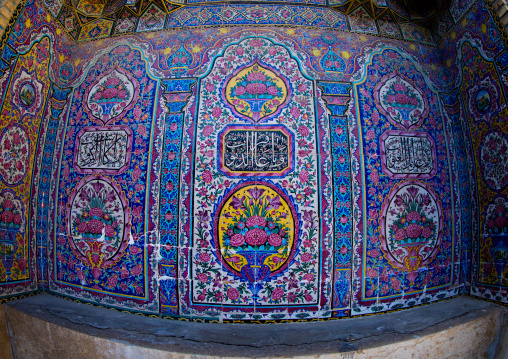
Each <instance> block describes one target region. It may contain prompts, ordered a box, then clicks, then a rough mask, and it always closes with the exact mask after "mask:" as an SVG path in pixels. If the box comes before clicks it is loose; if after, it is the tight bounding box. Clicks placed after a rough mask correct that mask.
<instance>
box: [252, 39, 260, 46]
mask: <svg viewBox="0 0 508 359" xmlns="http://www.w3.org/2000/svg"><path fill="white" fill-rule="evenodd" d="M249 45H250V46H252V47H260V46H263V41H261V40H259V39H254V40H251V41H250V42H249Z"/></svg>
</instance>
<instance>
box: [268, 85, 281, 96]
mask: <svg viewBox="0 0 508 359" xmlns="http://www.w3.org/2000/svg"><path fill="white" fill-rule="evenodd" d="M267 92H268V93H269V94H270V95H272V96H277V93H278V92H279V91H278V90H277V87H275V86H270V87H268V89H267Z"/></svg>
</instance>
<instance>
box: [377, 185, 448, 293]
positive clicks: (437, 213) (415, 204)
mask: <svg viewBox="0 0 508 359" xmlns="http://www.w3.org/2000/svg"><path fill="white" fill-rule="evenodd" d="M383 213H384V214H383V215H382V216H381V219H380V223H381V232H382V236H381V248H382V250H383V252H384V253H385V254H386V257H387V259H388V260H389V261H390V263H391V264H392V266H393V267H395V268H397V269H399V270H402V271H405V272H407V278H408V279H409V282H410V285H411V286H412V285H413V284H414V281H415V279H416V277H417V275H418V270H419V268H421V267H422V266H424V265H426V264H428V263H429V262H430V261H431V260H432V258H434V257H435V255H436V254H437V252H438V250H439V246H440V243H441V239H442V236H443V233H442V228H443V222H442V221H443V218H442V215H441V213H442V211H441V206H440V205H439V202H438V199H437V196H436V195H435V194H434V192H433V191H432V189H431V188H430V187H428V185H427V184H425V183H423V182H418V181H408V182H403V183H401V184H399V185H396V186H395V187H394V188H393V190H392V192H391V193H390V195H389V196H388V198H387V200H386V201H385V203H384V205H383Z"/></svg>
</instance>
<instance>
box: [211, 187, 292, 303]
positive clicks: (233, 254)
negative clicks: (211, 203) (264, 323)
mask: <svg viewBox="0 0 508 359" xmlns="http://www.w3.org/2000/svg"><path fill="white" fill-rule="evenodd" d="M219 208H220V211H218V212H217V214H218V216H217V217H216V218H215V220H214V231H215V233H214V234H215V246H216V250H217V254H218V256H220V258H221V261H222V262H223V264H224V266H225V268H226V269H227V270H228V271H230V272H231V273H232V274H233V275H235V276H236V277H239V278H240V279H241V280H243V281H246V282H248V284H249V286H250V288H251V290H252V292H253V294H254V300H255V301H256V300H257V294H258V292H259V290H260V289H261V287H262V286H261V284H260V283H261V282H262V281H264V280H266V279H268V278H269V277H271V276H273V275H276V274H278V273H280V272H281V271H283V270H284V269H285V268H287V266H288V264H289V262H290V261H291V259H292V258H293V257H294V254H295V247H296V246H295V239H297V238H298V231H299V224H298V221H295V218H297V217H296V213H295V209H294V207H293V205H292V204H291V202H290V201H289V199H288V198H287V196H286V195H285V194H284V193H283V192H282V191H280V190H279V189H278V188H277V187H275V186H273V185H270V184H252V185H244V186H240V188H238V189H237V190H236V191H232V192H231V193H230V194H229V195H228V196H226V198H225V199H224V201H223V202H222V204H221V206H219Z"/></svg>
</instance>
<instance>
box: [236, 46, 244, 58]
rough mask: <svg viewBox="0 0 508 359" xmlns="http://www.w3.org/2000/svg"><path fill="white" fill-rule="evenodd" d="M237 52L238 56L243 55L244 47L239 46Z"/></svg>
mask: <svg viewBox="0 0 508 359" xmlns="http://www.w3.org/2000/svg"><path fill="white" fill-rule="evenodd" d="M235 53H236V54H237V55H238V56H242V55H243V53H244V50H243V47H240V46H238V47H237V48H236V49H235Z"/></svg>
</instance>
